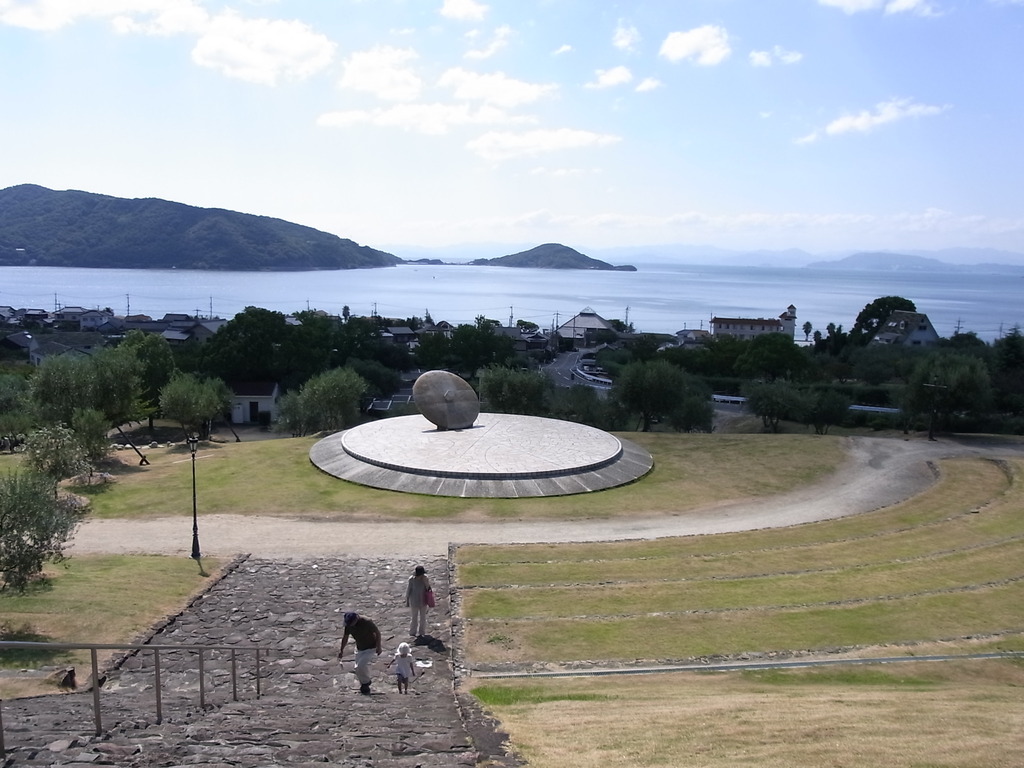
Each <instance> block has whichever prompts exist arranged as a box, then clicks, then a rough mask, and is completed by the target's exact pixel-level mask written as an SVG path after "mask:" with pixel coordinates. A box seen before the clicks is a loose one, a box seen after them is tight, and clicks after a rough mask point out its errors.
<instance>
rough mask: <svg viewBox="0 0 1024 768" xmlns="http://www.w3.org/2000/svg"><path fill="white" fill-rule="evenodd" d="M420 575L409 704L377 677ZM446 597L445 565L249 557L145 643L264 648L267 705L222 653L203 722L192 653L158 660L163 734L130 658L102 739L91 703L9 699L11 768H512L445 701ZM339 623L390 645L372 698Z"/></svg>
mask: <svg viewBox="0 0 1024 768" xmlns="http://www.w3.org/2000/svg"><path fill="white" fill-rule="evenodd" d="M417 564H423V565H425V566H426V567H427V571H428V574H429V576H430V578H431V581H432V582H433V586H434V591H435V594H436V595H437V598H438V607H437V608H436V609H434V610H432V611H431V612H430V620H431V622H432V623H431V626H430V632H431V638H432V640H431V641H430V642H429V643H428V644H424V645H416V646H414V648H413V655H414V656H415V657H416V658H417V659H418V660H420V661H421V662H429V664H430V666H429V667H425V668H423V669H422V671H423V675H422V677H420V678H417V679H416V680H415V681H414V682H413V683H412V685H411V686H410V693H409V694H400V693H399V692H398V691H397V688H396V687H395V685H394V683H393V678H392V677H390V676H389V675H388V671H387V670H386V668H385V667H386V663H387V661H388V660H390V658H391V656H392V655H393V653H394V650H395V648H396V647H397V645H398V643H399V642H402V641H410V640H411V638H409V637H408V635H407V632H408V629H409V627H408V609H406V607H405V604H404V595H405V583H406V579H407V578H408V576H409V574H411V572H412V569H413V566H415V565H417ZM448 595H449V585H448V573H447V564H446V562H445V561H444V560H443V559H434V560H430V561H427V562H423V561H418V562H410V563H404V562H403V563H396V562H392V561H387V560H382V559H360V560H330V559H316V560H297V561H283V562H279V561H266V560H253V559H243V560H241V561H239V562H237V563H236V564H234V566H233V567H232V568H231V569H230V570H229V572H228V573H227V574H226V575H225V576H224V578H222V579H221V580H220V581H219V582H218V583H217V584H215V585H214V586H213V587H212V588H211V589H210V590H208V591H207V592H206V593H205V594H204V595H202V596H201V597H200V598H198V599H197V600H195V601H194V602H193V603H192V605H191V606H189V608H188V609H187V610H186V611H184V612H183V613H182V614H180V615H178V616H175V617H173V618H171V619H170V620H168V621H167V622H166V624H165V625H164V626H162V627H160V628H159V629H158V631H157V632H156V633H155V634H154V635H153V638H152V642H154V643H158V644H167V645H186V644H190V643H212V644H223V645H228V646H236V645H237V646H243V645H254V644H258V645H264V646H269V647H270V648H271V649H272V651H271V653H270V656H269V658H268V659H266V661H265V663H264V666H263V670H262V675H261V680H262V686H263V689H264V692H265V693H264V695H263V696H262V697H261V698H256V693H255V677H254V674H253V673H254V670H253V665H252V657H251V655H250V654H247V653H243V652H239V653H238V654H237V669H238V673H239V678H238V698H239V700H238V701H234V700H233V699H232V689H231V683H230V672H229V670H230V659H229V655H228V654H227V653H217V652H209V653H208V656H209V658H207V659H206V661H205V679H206V681H207V682H206V685H207V692H206V704H207V707H206V709H205V710H202V709H200V707H199V691H198V676H197V664H196V658H195V655H194V654H190V653H184V652H161V660H160V663H161V673H162V684H161V694H162V700H163V714H164V719H163V722H160V723H157V722H156V705H155V691H154V687H153V664H152V653H150V652H146V651H143V652H139V653H137V654H135V655H133V656H130V657H128V658H126V659H124V660H122V662H121V664H120V665H119V667H118V668H117V669H115V670H111V671H110V672H109V673H108V677H107V680H106V682H105V683H104V685H103V687H102V688H101V707H102V719H103V733H102V734H101V735H100V736H96V735H95V734H94V730H95V729H94V725H93V714H92V696H91V694H88V693H84V692H83V693H74V694H68V695H63V696H49V697H37V698H35V699H21V700H15V701H10V702H4V710H3V717H4V728H5V734H6V743H7V751H8V762H7V765H10V766H20V765H24V766H44V765H45V766H57V765H77V764H92V765H119V766H128V767H130V768H136V767H138V768H148V767H149V766H186V765H187V766H228V765H231V766H238V767H239V768H259V767H262V766H271V765H297V766H302V765H314V764H316V765H324V764H325V763H327V764H330V765H336V766H352V767H353V768H355V767H356V766H370V765H372V766H382V767H383V768H390V767H391V766H395V767H396V768H397V767H399V766H401V767H403V768H412V766H416V765H419V766H422V768H432V767H433V766H442V765H443V766H459V765H467V766H469V765H475V764H478V763H479V762H481V761H482V760H483V759H485V758H486V759H487V760H488V761H489V764H491V765H499V764H500V765H518V764H519V763H518V762H516V761H515V759H514V758H512V757H510V756H507V755H505V754H504V752H503V750H502V749H500V743H501V739H500V737H495V736H494V735H493V733H487V734H486V735H485V737H484V738H483V739H482V741H484V742H487V744H488V747H487V750H486V754H484V753H481V751H480V750H479V749H478V748H477V746H476V744H475V739H474V736H473V734H472V733H471V730H470V729H469V728H467V724H466V722H465V719H464V716H463V715H464V711H465V709H466V708H467V707H468V708H471V709H472V708H473V704H472V702H470V701H468V700H466V699H464V698H463V699H462V702H461V704H460V700H459V698H457V697H456V695H455V692H454V689H453V673H452V665H451V658H450V643H451V622H450V616H449V615H448V614H447V612H446V606H448V604H449V600H448ZM348 610H355V611H357V612H359V613H362V614H365V615H366V616H369V617H370V618H372V619H373V620H374V621H375V622H376V623H377V625H378V627H379V628H380V630H381V633H382V635H383V636H384V638H385V639H384V654H383V655H382V656H381V657H380V658H379V659H377V660H376V661H375V663H374V664H373V673H374V678H375V679H374V685H373V689H372V690H373V692H372V693H371V694H370V695H368V696H364V695H361V694H360V693H359V690H358V684H357V682H356V680H355V678H354V677H353V676H352V674H351V673H350V670H351V666H352V665H351V658H352V649H351V648H349V649H347V651H348V653H347V658H346V662H347V663H339V661H338V660H337V651H338V644H339V642H340V636H341V633H342V620H341V617H342V615H343V614H344V613H345V611H348ZM470 720H472V722H473V723H475V724H477V725H476V726H475V727H476V728H477V730H479V724H480V723H481V722H483V723H485V724H486V723H488V721H487V719H486V718H485V717H481V715H480V713H479V712H474V713H473V715H472V717H471V718H470ZM488 728H490V725H489V724H488V725H485V728H484V730H487V729H488ZM492 730H493V729H492ZM476 740H481V739H476Z"/></svg>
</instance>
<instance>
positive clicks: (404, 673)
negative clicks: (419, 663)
mask: <svg viewBox="0 0 1024 768" xmlns="http://www.w3.org/2000/svg"><path fill="white" fill-rule="evenodd" d="M392 664H394V665H395V677H396V678H397V681H398V692H399V693H408V692H409V681H410V680H412V679H413V678H414V677H416V663H415V660H414V659H413V657H412V653H411V652H410V648H409V644H408V643H399V644H398V650H397V651H395V657H394V658H393V659H392V660H391V661H389V662H388V668H389V669H390V668H391V665H392Z"/></svg>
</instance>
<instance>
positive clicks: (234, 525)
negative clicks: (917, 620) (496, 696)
mask: <svg viewBox="0 0 1024 768" xmlns="http://www.w3.org/2000/svg"><path fill="white" fill-rule="evenodd" d="M845 441H846V447H847V453H848V458H847V461H846V462H845V464H844V465H843V466H842V467H841V468H840V469H839V471H837V472H836V473H835V474H834V475H832V476H830V477H828V478H826V479H824V480H823V481H821V482H819V483H816V484H814V485H811V486H807V487H804V488H800V489H797V490H795V491H792V492H789V493H785V494H779V495H776V496H769V497H761V498H755V499H746V500H742V501H736V502H728V503H722V504H716V505H714V506H711V507H706V508H702V509H697V510H689V511H685V512H679V513H678V514H673V515H661V516H657V517H648V516H644V514H643V512H642V511H641V510H637V511H635V513H634V514H632V515H630V516H628V517H627V516H624V517H621V518H617V519H614V520H605V519H602V520H586V519H583V520H580V519H574V520H566V521H561V520H559V521H537V520H529V521H526V520H523V521H515V520H511V521H501V522H479V521H474V522H458V521H450V520H447V521H429V522H422V521H412V520H399V521H395V520H381V521H360V522H338V521H321V520H310V519H303V518H302V517H301V516H296V517H294V518H282V517H259V516H255V517H254V516H243V515H201V516H200V522H199V536H200V542H201V544H202V551H203V554H204V555H206V556H216V557H231V556H233V555H235V554H238V553H242V552H245V553H250V554H252V555H254V556H256V557H261V558H277V559H282V558H306V557H319V556H335V555H345V554H358V555H362V556H374V557H414V556H417V555H422V556H427V555H445V554H447V552H448V546H449V543H460V544H468V543H480V544H511V543H537V542H566V541H614V540H624V539H646V538H657V537H663V536H688V535H699V534H707V533H724V532H729V531H741V530H752V529H758V528H774V527H782V526H788V525H796V524H799V523H806V522H812V521H815V520H825V519H830V518H835V517H843V516H846V515H851V514H857V513H858V512H867V511H870V510H873V509H878V508H880V507H885V506H889V505H891V504H894V503H897V502H899V501H902V500H904V499H906V498H908V497H910V496H913V495H914V494H917V493H920V492H921V491H923V490H924V489H926V488H927V487H928V486H929V485H930V484H932V483H933V482H935V473H934V471H933V469H932V464H931V463H932V462H935V461H938V460H940V459H943V458H949V457H956V456H979V457H991V458H1011V457H1017V458H1020V457H1021V456H1024V442H1019V441H1018V442H1015V441H997V440H983V439H971V438H964V439H956V440H952V439H942V440H938V441H927V440H923V439H920V438H913V439H907V440H901V439H894V438H875V437H851V438H845ZM191 537H192V521H191V519H190V518H188V517H171V518H160V519H155V520H87V521H86V522H85V523H83V524H82V525H81V527H80V528H79V529H78V531H77V533H76V534H75V537H74V540H73V541H72V543H71V546H70V547H69V553H70V554H72V555H74V554H87V553H110V554H118V553H123V554H128V553H149V554H167V555H183V556H188V554H189V553H190V551H191V543H192V538H191Z"/></svg>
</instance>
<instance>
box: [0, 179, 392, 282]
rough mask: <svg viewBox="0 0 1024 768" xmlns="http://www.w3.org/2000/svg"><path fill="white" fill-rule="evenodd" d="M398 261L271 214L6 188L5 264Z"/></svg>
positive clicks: (282, 266) (353, 265)
mask: <svg viewBox="0 0 1024 768" xmlns="http://www.w3.org/2000/svg"><path fill="white" fill-rule="evenodd" d="M401 261H402V260H401V259H399V258H398V257H397V256H393V255H391V254H389V253H385V252H383V251H378V250H375V249H373V248H369V247H367V246H362V245H359V244H357V243H354V242H353V241H351V240H346V239H344V238H340V237H338V236H336V235H331V234H328V233H326V232H321V231H319V230H316V229H313V228H311V227H304V226H301V225H299V224H293V223H291V222H287V221H283V220H281V219H273V218H269V217H267V216H253V215H251V214H246V213H237V212H235V211H228V210H223V209H220V208H196V207H194V206H190V205H184V204H182V203H173V202H169V201H167V200H159V199H156V198H144V199H133V200H130V199H126V198H119V197H110V196H108V195H97V194H93V193H91V192H78V191H73V190H69V191H55V190H52V189H47V188H45V187H40V186H36V185H33V184H22V185H20V186H16V187H8V188H7V189H3V190H0V266H38V267H99V268H119V269H216V270H244V271H300V270H312V269H358V268H367V267H390V266H394V265H395V264H399V263H401Z"/></svg>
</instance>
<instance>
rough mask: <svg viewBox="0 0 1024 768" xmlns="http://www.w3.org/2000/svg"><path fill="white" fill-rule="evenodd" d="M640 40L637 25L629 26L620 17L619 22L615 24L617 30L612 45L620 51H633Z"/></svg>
mask: <svg viewBox="0 0 1024 768" xmlns="http://www.w3.org/2000/svg"><path fill="white" fill-rule="evenodd" d="M639 42H640V32H639V30H637V28H636V27H633V26H627V25H626V23H625V22H624V21H622V20H621V19H619V23H618V24H617V25H616V26H615V32H614V34H613V35H612V45H614V46H615V47H616V48H618V49H619V50H620V51H632V50H633V49H634V48H635V47H636V46H637V44H638V43H639Z"/></svg>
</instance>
